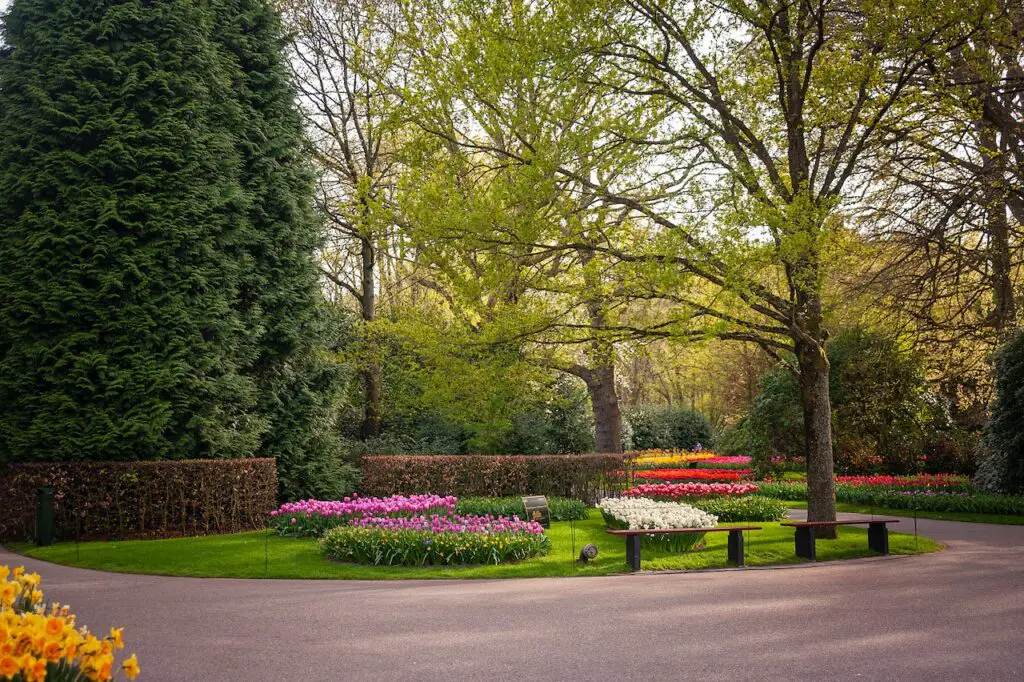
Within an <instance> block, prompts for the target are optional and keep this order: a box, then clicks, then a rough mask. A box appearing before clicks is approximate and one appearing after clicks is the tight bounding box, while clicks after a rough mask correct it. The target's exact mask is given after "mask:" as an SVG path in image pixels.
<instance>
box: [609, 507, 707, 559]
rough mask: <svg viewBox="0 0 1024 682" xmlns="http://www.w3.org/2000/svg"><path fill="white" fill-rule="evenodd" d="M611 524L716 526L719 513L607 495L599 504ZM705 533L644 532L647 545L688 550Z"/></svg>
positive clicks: (637, 527) (632, 527) (634, 527)
mask: <svg viewBox="0 0 1024 682" xmlns="http://www.w3.org/2000/svg"><path fill="white" fill-rule="evenodd" d="M597 507H598V509H600V510H601V515H602V516H604V520H605V523H606V524H608V527H609V528H618V529H629V530H641V529H644V528H650V529H652V530H654V529H658V530H660V529H672V528H714V527H715V526H717V525H718V517H717V516H714V515H713V514H708V513H707V512H704V511H701V510H700V509H697V508H695V507H691V506H690V505H688V504H681V503H679V502H656V501H654V500H652V499H649V498H646V497H606V498H604V499H603V500H601V501H600V502H599V503H598V504H597ZM703 537H704V534H703V533H681V534H679V535H674V534H664V535H645V536H643V538H642V542H643V544H644V546H651V547H654V548H658V549H664V550H670V551H686V550H688V549H691V548H692V547H693V546H694V545H696V544H697V543H698V542H700V541H701V539H702V538H703Z"/></svg>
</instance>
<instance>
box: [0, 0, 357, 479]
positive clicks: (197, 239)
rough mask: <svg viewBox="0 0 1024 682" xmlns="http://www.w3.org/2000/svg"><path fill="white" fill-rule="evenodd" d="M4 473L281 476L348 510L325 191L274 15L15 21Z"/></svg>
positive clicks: (205, 1)
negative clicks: (33, 467)
mask: <svg viewBox="0 0 1024 682" xmlns="http://www.w3.org/2000/svg"><path fill="white" fill-rule="evenodd" d="M4 42H5V44H6V45H7V47H6V48H4V51H3V53H2V54H0V129H2V130H3V131H4V135H3V138H2V139H0V227H2V230H3V231H2V234H0V404H2V406H3V409H2V411H0V459H2V460H29V459H93V460H105V459H135V458H179V457H238V456H252V455H267V456H274V457H277V458H278V461H279V475H280V478H281V483H282V493H283V494H284V495H285V496H286V497H296V496H303V495H313V494H319V495H326V494H336V493H339V492H345V491H346V487H347V486H349V485H350V476H347V473H348V472H347V471H346V470H345V469H344V468H343V467H341V466H340V465H339V461H338V459H337V443H336V440H335V439H334V438H333V432H334V429H333V426H334V425H333V423H332V420H331V417H332V414H333V413H334V409H333V408H334V407H335V402H336V400H337V396H338V393H337V390H336V386H337V384H338V381H337V379H338V377H337V369H336V366H335V365H334V364H333V363H331V362H330V361H329V360H328V358H327V357H326V355H325V353H324V350H323V344H324V341H325V336H324V335H325V332H326V331H327V327H326V323H325V318H324V317H323V315H322V314H321V312H322V311H321V310H320V309H319V305H320V296H319V293H318V290H317V281H316V280H317V273H316V266H315V263H314V260H313V254H314V251H315V248H316V245H317V243H318V238H319V226H318V223H317V221H316V219H315V216H314V215H313V214H312V212H311V208H310V207H311V204H312V201H311V197H312V191H313V178H312V175H311V174H310V172H309V169H308V167H307V166H306V164H305V163H303V160H302V151H303V149H302V129H301V123H300V119H299V117H298V115H297V112H296V110H295V103H294V95H295V93H294V89H293V88H292V86H291V84H290V83H289V79H288V76H287V69H286V62H285V57H284V50H283V47H284V43H283V40H282V37H281V32H280V27H279V23H278V21H277V17H276V15H275V14H274V12H273V10H272V8H271V6H270V5H269V3H268V2H266V1H265V0H194V1H189V0H166V1H159V0H158V1H155V2H143V1H141V0H124V1H115V0H71V1H69V2H60V3H54V2H47V1H45V0H15V2H14V4H13V5H12V8H11V10H10V13H9V15H8V16H7V17H6V19H5V23H4Z"/></svg>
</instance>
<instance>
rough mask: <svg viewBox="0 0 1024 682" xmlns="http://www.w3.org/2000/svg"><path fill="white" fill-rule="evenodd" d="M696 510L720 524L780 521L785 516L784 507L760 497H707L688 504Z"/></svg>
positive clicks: (777, 502) (781, 504)
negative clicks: (716, 518) (706, 514)
mask: <svg viewBox="0 0 1024 682" xmlns="http://www.w3.org/2000/svg"><path fill="white" fill-rule="evenodd" d="M689 504H692V505H693V506H694V507H696V508H697V509H700V510H702V511H706V512H707V513H708V514H714V515H715V516H717V517H718V520H719V521H720V522H722V523H737V522H741V521H780V520H782V519H783V518H784V517H785V516H786V510H787V509H788V508H787V507H786V505H784V504H783V503H782V502H780V501H778V500H773V499H770V498H767V497H761V496H760V495H750V496H747V497H708V498H704V499H697V500H692V501H690V502H689Z"/></svg>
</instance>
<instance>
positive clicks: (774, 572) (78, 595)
mask: <svg viewBox="0 0 1024 682" xmlns="http://www.w3.org/2000/svg"><path fill="white" fill-rule="evenodd" d="M846 516H852V515H846ZM899 528H900V529H901V530H911V529H912V521H909V520H907V521H904V522H903V523H901V524H900V526H899ZM918 531H919V532H920V533H921V534H922V535H927V536H930V537H933V538H935V539H937V540H940V541H942V542H943V543H945V544H946V545H947V550H946V551H944V552H940V553H937V554H928V555H923V556H916V557H902V558H901V557H889V558H881V557H880V558H876V559H865V560H859V561H849V562H842V563H821V564H816V565H805V566H797V567H793V568H780V569H747V570H722V571H706V572H696V573H675V574H637V575H623V576H609V577H602V578H561V579H558V578H538V579H522V580H472V581H401V582H362V581H353V582H345V581H291V580H224V579H195V578H166V577H155V576H133V575H115V574H108V573H101V572H97V571H88V570H81V569H73V568H67V567H61V566H54V565H51V564H46V563H44V562H40V561H34V560H23V559H22V558H21V557H17V556H12V555H10V554H9V553H6V552H4V551H3V550H2V549H0V563H12V562H13V563H19V564H20V563H25V564H26V565H27V566H29V567H30V568H31V569H33V570H38V571H40V572H41V573H42V574H43V580H44V587H45V588H46V594H47V598H49V599H57V600H60V601H62V602H65V603H69V604H71V605H72V607H73V608H74V610H75V612H77V613H78V614H79V616H80V618H81V619H82V622H83V623H86V624H89V625H91V626H92V627H93V628H94V629H97V630H101V629H104V630H105V629H106V628H107V627H109V626H110V625H123V626H125V627H126V629H125V634H126V639H127V640H128V642H129V648H130V649H132V650H135V651H137V652H138V654H139V660H140V662H141V664H142V668H143V675H142V676H141V677H140V680H154V681H156V680H174V681H177V680H188V681H193V680H195V681H207V680H209V681H211V682H220V681H223V682H233V681H235V680H238V681H260V680H570V679H575V680H608V679H618V680H622V679H627V680H641V679H643V680H686V679H692V680H747V679H749V680H775V679H779V680H795V679H796V680H805V679H814V680H846V679H859V680H1016V681H1020V680H1024V648H1022V645H1024V526H1016V527H1014V526H993V525H984V524H969V523H955V522H948V521H929V520H921V521H919V522H918Z"/></svg>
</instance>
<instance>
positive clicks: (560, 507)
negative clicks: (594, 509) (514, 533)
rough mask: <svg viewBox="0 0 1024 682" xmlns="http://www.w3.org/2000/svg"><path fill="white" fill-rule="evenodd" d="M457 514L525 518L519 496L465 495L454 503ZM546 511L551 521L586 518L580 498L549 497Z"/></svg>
mask: <svg viewBox="0 0 1024 682" xmlns="http://www.w3.org/2000/svg"><path fill="white" fill-rule="evenodd" d="M455 511H456V512H457V513H459V514H474V515H477V516H486V515H488V514H489V515H491V516H518V517H519V518H521V519H525V518H526V507H525V506H523V498H521V497H466V498H463V499H461V500H459V502H458V504H457V505H455ZM548 511H549V512H550V513H551V520H552V521H583V520H584V519H586V518H587V505H586V503H585V502H583V501H581V500H570V499H567V498H565V497H549V498H548Z"/></svg>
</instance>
